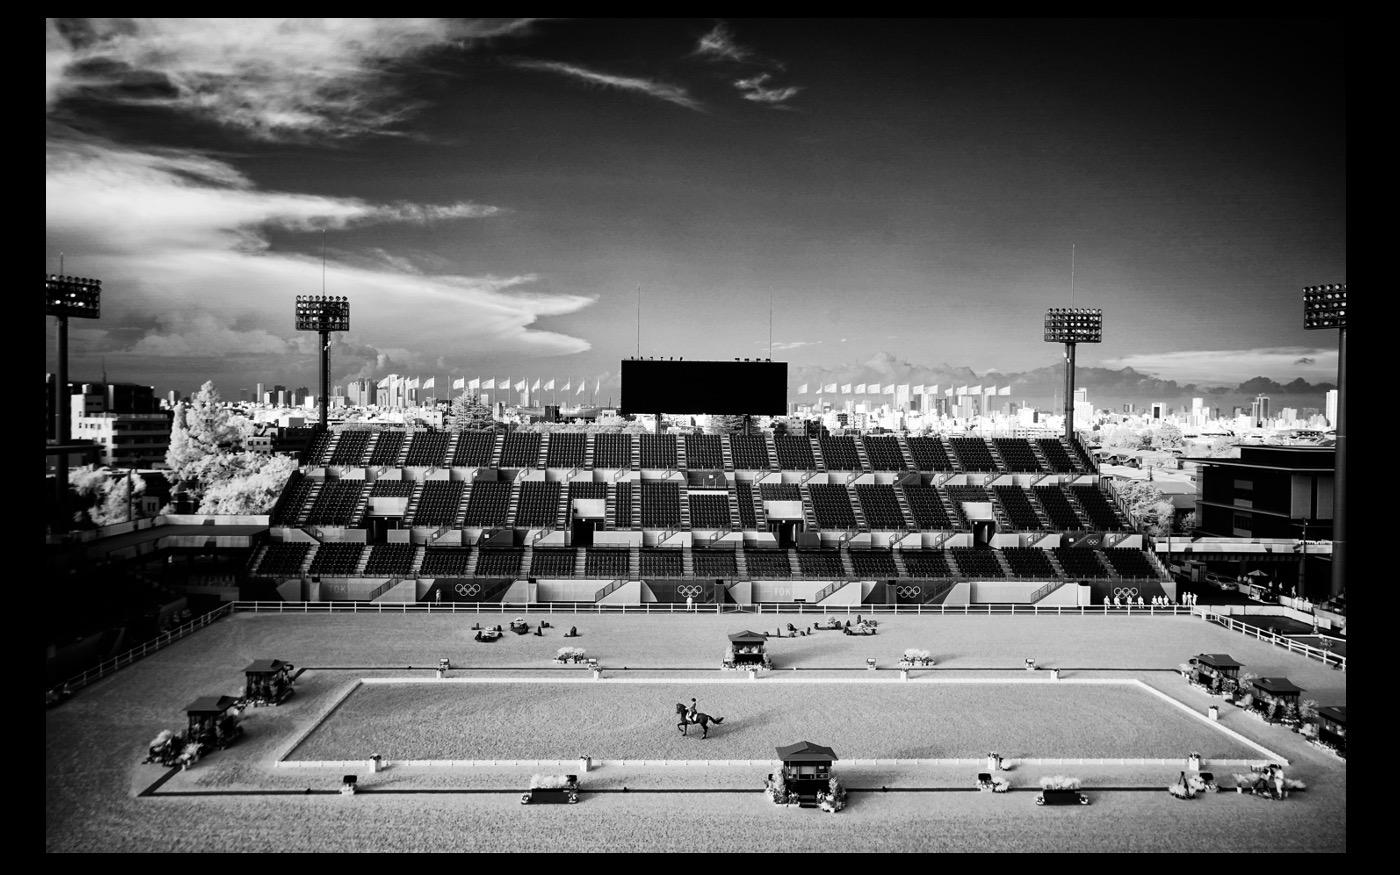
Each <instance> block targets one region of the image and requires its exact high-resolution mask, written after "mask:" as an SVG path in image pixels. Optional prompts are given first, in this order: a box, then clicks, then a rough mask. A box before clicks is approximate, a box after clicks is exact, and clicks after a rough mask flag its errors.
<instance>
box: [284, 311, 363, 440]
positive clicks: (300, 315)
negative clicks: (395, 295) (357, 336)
mask: <svg viewBox="0 0 1400 875" xmlns="http://www.w3.org/2000/svg"><path fill="white" fill-rule="evenodd" d="M296 315H297V330H298V331H315V332H317V333H318V334H320V336H321V392H320V395H321V397H320V398H319V399H318V400H319V401H320V402H321V403H320V407H321V430H322V431H325V429H326V406H327V403H328V402H329V401H330V391H331V332H332V331H349V330H350V299H349V298H346V297H344V296H341V295H297V308H296Z"/></svg>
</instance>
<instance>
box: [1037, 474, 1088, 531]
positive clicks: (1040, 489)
mask: <svg viewBox="0 0 1400 875" xmlns="http://www.w3.org/2000/svg"><path fill="white" fill-rule="evenodd" d="M1034 491H1035V497H1036V499H1037V500H1038V501H1039V502H1040V506H1041V507H1043V508H1045V515H1046V516H1048V517H1050V526H1051V528H1052V529H1053V530H1054V531H1057V532H1075V531H1079V530H1081V529H1083V528H1084V523H1083V522H1082V521H1081V520H1080V519H1079V514H1078V513H1076V512H1075V510H1074V505H1072V504H1070V503H1069V498H1068V497H1066V495H1065V493H1064V490H1063V489H1062V488H1061V487H1060V486H1058V485H1053V486H1036V487H1034Z"/></svg>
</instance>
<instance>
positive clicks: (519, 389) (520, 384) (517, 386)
mask: <svg viewBox="0 0 1400 875" xmlns="http://www.w3.org/2000/svg"><path fill="white" fill-rule="evenodd" d="M515 391H517V392H524V391H525V381H524V380H521V381H520V382H518V383H516V384H515Z"/></svg>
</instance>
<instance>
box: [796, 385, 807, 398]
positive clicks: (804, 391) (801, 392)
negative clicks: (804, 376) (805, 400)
mask: <svg viewBox="0 0 1400 875" xmlns="http://www.w3.org/2000/svg"><path fill="white" fill-rule="evenodd" d="M797 394H799V395H806V394H807V384H806V383H803V384H802V385H801V386H798V387H797Z"/></svg>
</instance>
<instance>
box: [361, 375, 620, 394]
mask: <svg viewBox="0 0 1400 875" xmlns="http://www.w3.org/2000/svg"><path fill="white" fill-rule="evenodd" d="M377 385H378V387H379V388H380V389H390V388H401V389H403V390H405V391H407V390H409V389H436V388H437V377H428V378H427V379H420V378H418V377H409V378H399V377H396V376H395V375H391V376H388V377H385V378H384V379H382V380H380V381H379V383H378V384H377ZM602 385H603V383H602V381H601V380H595V381H594V383H593V392H594V393H595V394H596V393H597V392H598V391H600V390H601V388H602ZM556 386H557V388H556ZM452 390H453V391H454V392H464V391H471V392H486V391H501V392H505V391H509V390H514V391H516V392H522V393H523V392H540V391H544V392H573V393H574V394H575V395H585V394H588V380H586V379H584V380H579V381H578V388H577V389H575V388H574V381H573V379H572V378H570V379H568V380H563V381H562V382H561V381H556V380H554V379H549V380H540V379H536V380H535V381H534V382H533V383H532V382H530V380H529V379H528V378H527V379H523V380H516V381H515V382H513V383H512V382H511V379H510V378H509V377H501V378H499V379H497V378H495V377H488V378H486V379H485V380H483V379H481V378H480V377H475V378H472V379H470V380H468V379H467V378H466V377H458V378H456V379H454V380H453V381H452Z"/></svg>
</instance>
